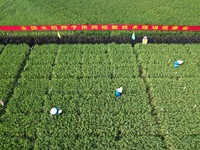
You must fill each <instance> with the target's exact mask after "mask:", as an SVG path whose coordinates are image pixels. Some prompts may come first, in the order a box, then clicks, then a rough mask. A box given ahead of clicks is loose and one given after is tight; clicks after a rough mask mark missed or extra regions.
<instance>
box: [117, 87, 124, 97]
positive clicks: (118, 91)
mask: <svg viewBox="0 0 200 150" xmlns="http://www.w3.org/2000/svg"><path fill="white" fill-rule="evenodd" d="M122 90H123V88H122V87H120V88H117V89H116V92H115V96H116V98H119V97H120V96H121V94H122Z"/></svg>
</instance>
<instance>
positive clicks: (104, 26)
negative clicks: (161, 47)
mask: <svg viewBox="0 0 200 150" xmlns="http://www.w3.org/2000/svg"><path fill="white" fill-rule="evenodd" d="M0 30H1V31H56V30H58V31H60V30H66V31H76V30H88V31H89V30H93V31H94V30H101V31H103V30H113V31H115V30H116V31H118V30H129V31H131V30H157V31H200V26H178V25H175V26H171V25H136V24H95V25H84V24H83V25H81V24H71V25H69V24H67V25H40V26H0Z"/></svg>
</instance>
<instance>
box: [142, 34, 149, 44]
mask: <svg viewBox="0 0 200 150" xmlns="http://www.w3.org/2000/svg"><path fill="white" fill-rule="evenodd" d="M147 43H148V39H147V36H144V38H143V39H142V44H145V45H147Z"/></svg>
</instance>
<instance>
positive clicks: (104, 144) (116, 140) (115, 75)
mask: <svg viewBox="0 0 200 150" xmlns="http://www.w3.org/2000/svg"><path fill="white" fill-rule="evenodd" d="M199 48H200V46H199V45H184V46H183V45H165V44H162V45H156V44H149V45H146V46H144V45H141V44H136V45H135V47H134V48H132V47H131V45H130V44H120V45H118V44H94V45H90V44H76V45H66V44H65V45H56V44H51V45H41V46H39V45H36V46H35V47H34V48H33V49H32V50H31V51H30V53H28V51H29V48H28V46H25V45H7V46H6V47H5V49H4V50H3V52H2V54H1V55H0V64H1V66H3V67H1V73H0V81H1V86H0V94H1V95H0V96H1V99H6V102H7V105H6V108H5V112H4V110H3V108H2V107H1V110H0V111H1V114H2V115H1V122H2V123H1V124H0V137H2V138H1V143H0V147H2V148H6V149H45V148H48V149H113V148H114V149H132V148H135V149H165V148H168V149H170V148H174V149H185V148H186V149H190V148H197V149H198V148H199V145H198V143H199V142H200V138H199V133H200V127H199V121H198V120H199V105H200V103H199V101H198V98H199V97H200V94H199V92H198V91H199V85H200V79H199V74H198V73H199V60H200V59H199V51H198V49H199ZM27 53H28V57H26V56H27ZM177 59H182V60H183V61H184V64H183V65H181V66H179V67H178V68H173V64H174V62H175V60H177ZM9 60H10V61H9ZM23 65H24V66H23ZM9 68H11V69H9ZM20 69H21V71H20ZM6 71H7V72H6ZM120 86H122V87H123V88H124V90H123V94H122V96H121V97H120V99H119V100H117V99H116V98H115V89H116V88H117V87H120ZM52 107H60V108H62V109H63V113H62V114H61V116H58V117H57V118H54V119H51V118H50V116H49V111H50V109H51V108H52ZM181 141H184V143H182V142H181Z"/></svg>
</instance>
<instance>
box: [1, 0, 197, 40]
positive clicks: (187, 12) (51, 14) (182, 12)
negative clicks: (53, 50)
mask: <svg viewBox="0 0 200 150" xmlns="http://www.w3.org/2000/svg"><path fill="white" fill-rule="evenodd" d="M0 3H1V5H0V6H1V7H0V12H1V15H0V18H1V19H0V25H46V24H50V25H52V24H53V25H54V24H166V25H199V24H200V17H199V16H200V12H199V7H200V3H199V1H198V0H192V1H188V0H182V1H181V2H180V1H172V0H171V1H168V0H151V1H149V0H143V1H140V0H134V1H127V0H123V1H121V0H115V1H113V0H112V1H105V0H104V1H99V0H87V1H83V0H68V1H67V2H66V1H65V0H60V1H58V2H55V1H49V2H46V1H44V0H34V1H28V0H24V1H23V2H22V1H21V0H14V1H12V0H10V1H6V2H5V0H0ZM183 16H184V17H183ZM155 33H156V34H160V32H149V33H148V32H146V31H145V33H144V32H138V34H150V35H152V34H155ZM162 33H164V32H162ZM171 33H172V32H170V34H171ZM2 34H5V33H1V35H2ZM13 34H16V35H28V34H31V35H35V36H37V35H56V32H34V33H27V32H21V33H20V32H18V33H13ZM66 34H67V35H68V34H88V35H102V34H103V35H108V34H110V35H121V34H131V33H130V32H127V31H112V32H109V31H104V32H102V31H100V32H98V31H95V32H87V31H86V32H85V31H76V32H66V31H64V32H62V33H61V36H62V35H66ZM138 34H137V35H138ZM164 34H169V33H168V32H165V33H164ZM179 34H180V33H179ZM187 34H188V33H187ZM190 34H194V33H190ZM195 34H198V33H195ZM173 35H176V33H173Z"/></svg>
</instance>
